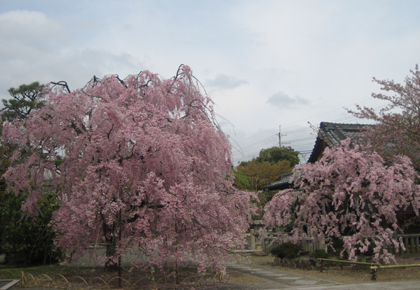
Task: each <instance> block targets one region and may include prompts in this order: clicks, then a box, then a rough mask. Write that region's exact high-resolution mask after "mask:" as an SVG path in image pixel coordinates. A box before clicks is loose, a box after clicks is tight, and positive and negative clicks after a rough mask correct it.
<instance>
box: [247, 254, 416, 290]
mask: <svg viewBox="0 0 420 290" xmlns="http://www.w3.org/2000/svg"><path fill="white" fill-rule="evenodd" d="M251 262H252V263H254V264H258V265H263V266H266V267H272V268H276V269H279V270H283V271H289V272H294V273H298V274H303V275H306V276H311V277H316V278H320V279H325V280H330V281H336V282H341V283H347V284H354V283H363V282H369V281H371V273H370V271H371V270H370V269H369V266H364V267H360V266H356V267H354V266H343V269H341V268H340V267H328V266H327V267H326V269H325V270H324V271H323V272H322V273H321V272H320V271H319V269H317V270H303V269H294V268H283V267H280V266H274V257H272V256H251ZM397 262H398V264H399V265H406V264H420V254H413V255H405V256H400V257H397ZM419 279H420V267H416V268H397V269H395V268H394V269H379V270H378V272H377V280H378V281H381V282H390V281H402V280H419Z"/></svg>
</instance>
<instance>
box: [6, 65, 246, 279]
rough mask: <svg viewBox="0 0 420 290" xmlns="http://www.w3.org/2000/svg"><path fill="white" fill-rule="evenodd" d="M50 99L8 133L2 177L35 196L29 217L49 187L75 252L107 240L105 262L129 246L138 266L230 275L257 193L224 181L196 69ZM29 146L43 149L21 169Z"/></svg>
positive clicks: (51, 94)
mask: <svg viewBox="0 0 420 290" xmlns="http://www.w3.org/2000/svg"><path fill="white" fill-rule="evenodd" d="M43 100H44V101H45V104H46V106H44V107H43V108H42V109H41V110H39V111H36V112H33V113H32V114H31V118H29V119H25V120H21V121H18V122H14V123H10V122H6V124H5V126H4V129H3V136H2V138H3V139H2V140H3V142H6V141H7V142H9V143H11V144H16V145H17V146H18V147H19V148H20V150H16V151H15V153H14V155H13V158H12V162H13V164H12V165H13V166H12V167H10V168H9V169H8V171H7V173H6V174H5V178H6V179H7V181H8V189H9V190H10V191H12V192H20V191H23V192H28V195H29V196H28V198H27V200H26V203H25V205H24V207H25V209H28V210H29V212H34V211H35V209H36V204H37V200H38V199H39V198H40V197H41V196H42V193H43V192H44V187H45V186H49V188H52V189H53V190H55V191H56V192H57V194H58V196H59V200H60V203H61V204H60V208H59V209H58V210H57V211H56V212H55V214H54V217H53V221H52V224H53V226H54V228H55V229H56V231H58V232H60V236H59V237H58V244H59V245H60V246H62V247H63V249H65V250H66V252H67V253H72V252H78V253H79V254H83V249H85V248H86V247H87V246H88V243H89V242H95V241H100V240H101V237H102V236H104V237H105V239H106V242H107V245H108V250H107V255H108V259H107V264H115V263H116V262H117V260H118V258H119V257H123V256H124V255H125V254H126V253H127V251H128V250H129V249H130V250H133V251H135V252H136V253H138V254H140V256H141V257H143V258H141V259H139V260H137V261H135V262H134V264H135V265H137V266H142V265H143V266H151V267H154V266H163V265H164V263H166V262H168V261H183V260H187V259H193V261H195V262H198V263H199V264H200V268H199V270H200V271H204V270H205V268H206V266H208V265H213V266H215V267H216V268H218V269H223V266H224V264H223V263H224V260H225V258H227V254H228V253H229V252H230V249H231V248H232V247H234V246H236V247H241V246H242V245H244V242H245V241H244V235H243V233H244V231H246V229H247V228H248V226H249V223H248V222H249V220H248V218H249V214H250V212H251V209H250V207H249V198H250V194H249V193H247V192H242V191H239V190H237V189H236V188H234V187H233V185H232V183H233V181H232V179H233V178H227V176H229V175H230V174H232V173H231V165H232V164H231V152H230V144H229V141H228V138H227V136H226V135H225V134H224V133H223V132H222V131H221V129H220V127H219V126H218V125H217V123H216V122H215V119H214V113H213V108H212V101H211V99H210V98H208V97H206V96H203V95H202V93H201V92H200V89H199V86H198V83H197V81H196V79H195V78H194V76H193V75H192V72H191V70H190V68H189V67H188V66H182V67H180V69H179V70H178V72H177V74H176V76H175V77H174V78H171V79H167V80H163V79H161V78H160V77H159V76H158V75H156V74H153V73H151V72H149V71H143V72H141V73H140V74H138V75H129V76H128V77H127V78H125V79H124V80H123V79H120V78H118V76H114V75H110V76H105V77H103V78H102V79H98V78H96V77H94V78H93V79H92V80H91V81H90V82H89V83H87V84H86V86H85V87H84V88H82V89H78V90H74V91H72V92H70V91H69V90H68V88H67V86H59V85H54V84H51V85H49V86H48V90H47V94H46V95H45V98H44V99H43ZM29 144H30V146H31V147H32V148H36V150H32V151H31V152H32V153H31V155H30V156H28V157H27V158H24V160H23V162H17V161H18V159H19V157H20V152H21V150H25V149H26V148H27V146H29ZM58 161H59V162H58ZM46 177H48V178H49V179H50V180H51V181H50V182H48V183H47V184H46V183H45V179H46Z"/></svg>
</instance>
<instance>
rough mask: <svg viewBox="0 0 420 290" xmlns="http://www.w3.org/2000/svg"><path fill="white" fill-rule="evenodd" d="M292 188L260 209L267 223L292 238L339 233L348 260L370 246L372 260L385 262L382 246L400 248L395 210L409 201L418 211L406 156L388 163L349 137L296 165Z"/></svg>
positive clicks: (417, 191) (418, 194)
mask: <svg viewBox="0 0 420 290" xmlns="http://www.w3.org/2000/svg"><path fill="white" fill-rule="evenodd" d="M301 174H302V179H301V181H300V182H299V183H298V188H297V190H293V189H287V190H284V191H281V192H279V193H278V194H277V195H276V196H274V198H273V199H272V201H271V202H270V203H268V204H267V205H266V207H265V216H264V222H265V225H266V227H268V228H273V227H277V226H280V227H285V226H289V225H292V228H293V230H292V233H293V237H294V239H295V242H297V241H298V240H300V239H303V238H304V237H306V236H311V237H315V238H319V239H323V238H324V237H325V238H330V246H332V241H333V240H334V239H337V238H340V237H343V240H344V250H343V251H342V252H341V255H343V254H344V252H347V253H348V257H349V259H350V260H354V259H355V258H356V257H355V255H356V251H360V252H361V253H364V252H367V251H368V249H369V246H371V245H372V246H373V247H374V260H375V261H379V260H384V261H385V262H389V261H390V259H393V258H394V257H393V255H392V254H391V253H389V252H388V251H387V247H395V248H396V249H397V250H398V249H399V247H403V244H402V241H398V240H396V239H395V235H394V234H395V233H398V232H402V230H403V224H401V221H400V220H398V218H397V213H398V212H400V211H402V210H405V209H407V208H408V207H409V206H410V205H411V206H412V208H413V209H414V211H415V214H416V215H418V214H419V212H418V209H419V206H420V188H419V186H418V185H416V184H415V183H414V180H415V177H416V172H415V170H414V169H413V168H412V166H411V162H410V160H409V158H407V157H402V156H397V157H396V158H395V160H394V162H393V164H392V165H387V164H385V161H384V159H383V158H382V157H381V156H380V155H379V154H377V153H376V152H374V151H371V150H370V148H369V147H359V146H358V145H351V143H350V139H347V140H345V141H343V142H342V143H341V146H339V147H335V148H333V149H329V148H326V150H325V151H324V156H323V157H322V158H321V160H319V161H317V162H316V163H314V164H306V165H304V166H302V168H301Z"/></svg>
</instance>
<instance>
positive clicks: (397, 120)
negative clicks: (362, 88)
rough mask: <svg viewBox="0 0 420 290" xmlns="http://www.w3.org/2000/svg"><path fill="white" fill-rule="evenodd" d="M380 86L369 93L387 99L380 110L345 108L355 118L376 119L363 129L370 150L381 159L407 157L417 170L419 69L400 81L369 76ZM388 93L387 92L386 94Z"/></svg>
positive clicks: (419, 122)
mask: <svg viewBox="0 0 420 290" xmlns="http://www.w3.org/2000/svg"><path fill="white" fill-rule="evenodd" d="M373 80H374V82H376V83H378V84H379V85H381V90H382V91H385V93H379V94H375V93H373V94H372V97H373V98H375V99H379V100H384V101H387V102H388V105H387V106H385V107H384V108H382V109H381V110H380V111H376V110H375V109H373V108H368V107H361V106H357V110H356V111H352V110H349V112H350V113H352V114H353V115H355V116H356V117H358V118H363V119H369V120H373V121H375V122H376V125H375V126H371V127H369V128H366V130H367V132H368V134H365V135H366V136H368V137H369V139H370V142H371V143H372V145H373V147H374V149H375V150H376V151H377V152H378V153H379V154H380V155H381V156H382V157H384V158H385V160H392V159H393V157H394V156H395V155H405V156H408V157H409V158H410V159H411V161H412V162H413V166H414V167H415V169H416V170H417V171H420V155H419V154H418V153H419V152H420V118H419V116H420V71H419V68H418V65H417V66H416V67H415V70H412V71H411V76H407V77H406V79H405V83H404V84H399V83H395V82H394V81H392V80H391V81H390V80H378V79H376V78H374V79H373ZM389 94H391V95H389Z"/></svg>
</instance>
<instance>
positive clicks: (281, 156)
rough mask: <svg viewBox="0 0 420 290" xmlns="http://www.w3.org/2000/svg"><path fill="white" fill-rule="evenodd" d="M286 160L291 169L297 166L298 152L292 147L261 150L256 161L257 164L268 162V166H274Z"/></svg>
mask: <svg viewBox="0 0 420 290" xmlns="http://www.w3.org/2000/svg"><path fill="white" fill-rule="evenodd" d="M283 160H287V161H289V163H290V166H291V167H292V168H293V167H295V165H297V164H299V162H300V160H299V152H298V151H295V150H294V149H293V148H292V147H290V146H288V147H281V148H280V147H277V146H275V147H271V148H267V149H262V150H261V151H260V154H259V156H258V157H257V158H256V161H257V162H259V163H263V162H266V161H268V162H270V164H276V163H277V162H279V161H283Z"/></svg>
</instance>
